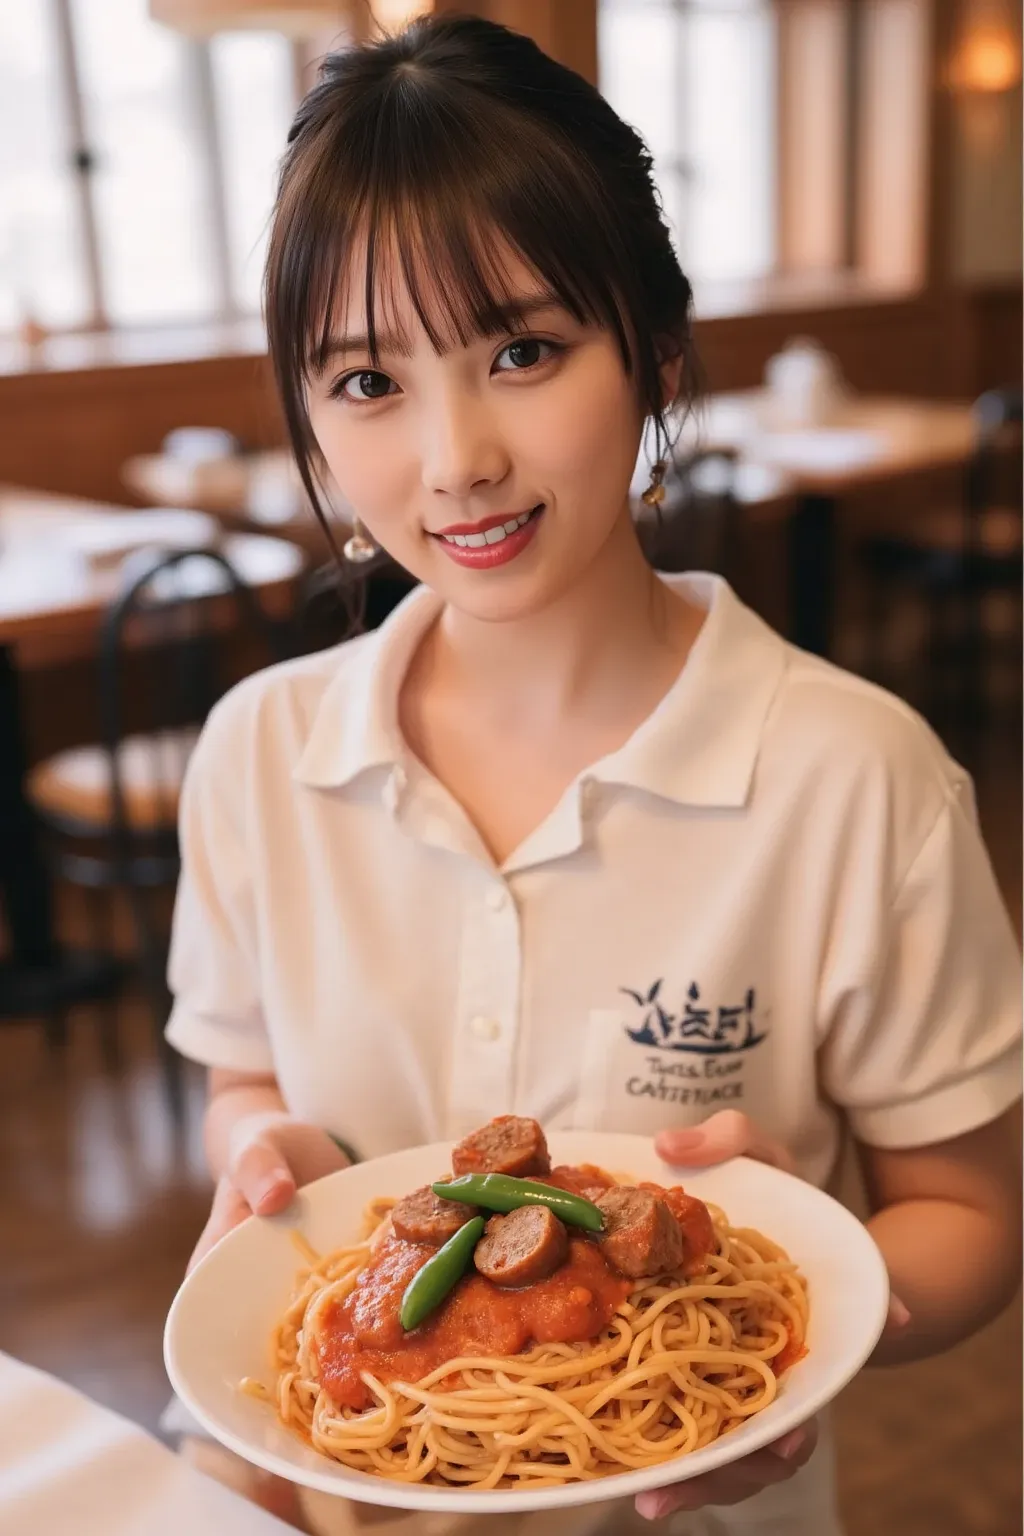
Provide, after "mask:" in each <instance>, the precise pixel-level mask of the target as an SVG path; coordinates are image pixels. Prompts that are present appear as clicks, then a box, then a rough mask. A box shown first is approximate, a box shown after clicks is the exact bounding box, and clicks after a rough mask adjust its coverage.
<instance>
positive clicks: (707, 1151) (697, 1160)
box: [654, 1109, 795, 1173]
mask: <svg viewBox="0 0 1024 1536" xmlns="http://www.w3.org/2000/svg"><path fill="white" fill-rule="evenodd" d="M654 1149H655V1151H656V1152H657V1154H658V1156H659V1157H661V1158H663V1159H664V1160H665V1162H666V1163H672V1164H673V1165H674V1166H676V1167H680V1168H709V1167H711V1166H712V1165H713V1164H715V1163H725V1162H728V1161H729V1159H730V1158H731V1157H752V1158H754V1159H755V1160H756V1161H757V1162H759V1163H770V1164H771V1165H772V1167H773V1168H782V1169H785V1171H786V1172H787V1173H792V1172H793V1170H794V1167H795V1164H794V1161H793V1158H792V1157H791V1156H790V1153H789V1151H788V1150H787V1148H786V1147H784V1146H783V1145H782V1143H781V1142H778V1141H775V1140H773V1138H772V1137H770V1136H765V1135H764V1134H763V1133H762V1132H761V1131H760V1130H758V1128H757V1126H756V1125H755V1124H754V1122H753V1121H752V1120H751V1119H750V1118H749V1116H747V1115H744V1114H742V1113H741V1112H740V1111H739V1110H738V1109H723V1110H720V1111H719V1113H718V1114H717V1115H712V1116H711V1117H710V1119H708V1120H705V1121H704V1124H703V1125H698V1126H693V1127H692V1128H691V1129H689V1130H678V1131H675V1130H669V1131H661V1132H659V1134H658V1135H657V1136H656V1137H655V1139H654Z"/></svg>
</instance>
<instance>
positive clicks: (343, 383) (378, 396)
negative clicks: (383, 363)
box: [331, 368, 395, 400]
mask: <svg viewBox="0 0 1024 1536" xmlns="http://www.w3.org/2000/svg"><path fill="white" fill-rule="evenodd" d="M394 387H395V385H394V380H393V379H389V378H388V376H387V374H386V373H378V371H377V369H376V368H364V369H362V370H361V372H359V373H347V374H346V375H345V377H344V378H343V379H339V380H338V382H337V383H336V384H335V385H334V386H333V387H332V389H331V394H332V395H333V396H334V397H335V398H337V397H338V396H339V395H343V396H344V397H345V399H346V400H383V399H384V397H385V396H386V395H390V394H391V393H392V390H393V389H394Z"/></svg>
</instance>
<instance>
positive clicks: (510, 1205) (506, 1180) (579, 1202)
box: [431, 1173, 604, 1232]
mask: <svg viewBox="0 0 1024 1536" xmlns="http://www.w3.org/2000/svg"><path fill="white" fill-rule="evenodd" d="M431 1188H432V1189H433V1191H434V1194H435V1195H440V1197H441V1199H442V1200H463V1201H465V1202H466V1204H467V1205H481V1206H483V1208H484V1210H485V1211H514V1210H516V1208H517V1207H518V1206H520V1205H546V1206H547V1208H548V1210H549V1211H554V1213H555V1215H556V1216H560V1217H561V1218H562V1220H563V1221H565V1222H568V1223H569V1225H570V1226H573V1227H585V1228H586V1230H587V1231H588V1232H603V1231H604V1217H603V1215H602V1214H601V1212H600V1211H599V1210H598V1208H597V1206H596V1205H594V1204H593V1203H592V1202H591V1201H590V1200H584V1198H583V1196H582V1195H573V1194H570V1192H569V1190H567V1189H557V1188H556V1187H555V1186H554V1185H553V1184H541V1183H540V1182H538V1181H535V1180H533V1179H514V1178H512V1177H511V1175H510V1174H507V1173H464V1174H463V1175H462V1176H461V1178H458V1179H452V1180H451V1181H450V1182H449V1183H447V1184H445V1183H439V1184H432V1185H431Z"/></svg>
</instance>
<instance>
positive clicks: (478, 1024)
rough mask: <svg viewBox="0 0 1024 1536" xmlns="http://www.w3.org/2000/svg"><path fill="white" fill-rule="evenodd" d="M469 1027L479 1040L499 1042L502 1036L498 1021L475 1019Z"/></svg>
mask: <svg viewBox="0 0 1024 1536" xmlns="http://www.w3.org/2000/svg"><path fill="white" fill-rule="evenodd" d="M469 1027H470V1029H471V1030H472V1032H473V1034H474V1035H476V1037H477V1039H478V1040H497V1039H498V1037H499V1036H500V1034H501V1025H500V1024H499V1023H498V1021H497V1019H485V1018H482V1017H481V1018H477V1019H473V1020H472V1021H471V1023H470V1026H469Z"/></svg>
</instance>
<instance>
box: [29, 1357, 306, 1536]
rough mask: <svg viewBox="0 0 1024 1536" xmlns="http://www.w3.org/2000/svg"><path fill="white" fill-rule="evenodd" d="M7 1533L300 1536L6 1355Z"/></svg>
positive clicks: (157, 1444)
mask: <svg viewBox="0 0 1024 1536" xmlns="http://www.w3.org/2000/svg"><path fill="white" fill-rule="evenodd" d="M0 1536H295V1533H294V1530H293V1528H292V1527H291V1526H288V1525H285V1524H283V1522H282V1521H280V1520H277V1519H275V1518H274V1517H273V1516H272V1515H268V1514H265V1513H264V1512H263V1510H260V1509H257V1508H256V1507H255V1506H254V1505H252V1504H247V1503H246V1502H245V1501H244V1500H243V1499H241V1498H239V1497H238V1496H237V1495H236V1494H233V1493H231V1492H230V1491H229V1490H228V1489H227V1488H222V1487H221V1486H220V1484H219V1483H215V1482H212V1481H211V1480H210V1479H209V1478H206V1477H203V1476H202V1475H201V1474H200V1473H199V1472H196V1471H194V1470H193V1469H192V1468H191V1467H189V1466H187V1465H186V1464H185V1463H184V1462H183V1461H181V1460H180V1459H179V1458H178V1457H177V1456H175V1455H173V1454H172V1453H171V1452H170V1451H169V1450H167V1449H166V1447H164V1446H163V1445H161V1444H160V1442H159V1441H157V1440H154V1439H153V1438H152V1437H151V1436H150V1435H147V1434H146V1433H145V1432H144V1431H143V1430H141V1429H140V1428H139V1427H138V1425H136V1424H131V1423H129V1422H128V1420H127V1419H122V1418H120V1417H119V1416H118V1415H117V1414H116V1413H111V1412H110V1410H109V1409H107V1408H101V1407H100V1406H99V1405H98V1404H97V1403H93V1402H90V1401H89V1399H88V1398H86V1397H83V1396H82V1395H81V1394H80V1393H78V1392H75V1391H73V1390H72V1389H71V1388H70V1387H68V1386H65V1385H64V1383H63V1382H60V1381H57V1380H56V1379H55V1378H54V1377H52V1376H47V1375H45V1374H44V1373H43V1372H42V1371H37V1370H33V1369H32V1368H31V1367H29V1366H27V1365H23V1364H22V1363H21V1362H20V1361H18V1360H12V1359H11V1358H10V1356H9V1355H4V1354H0Z"/></svg>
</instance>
